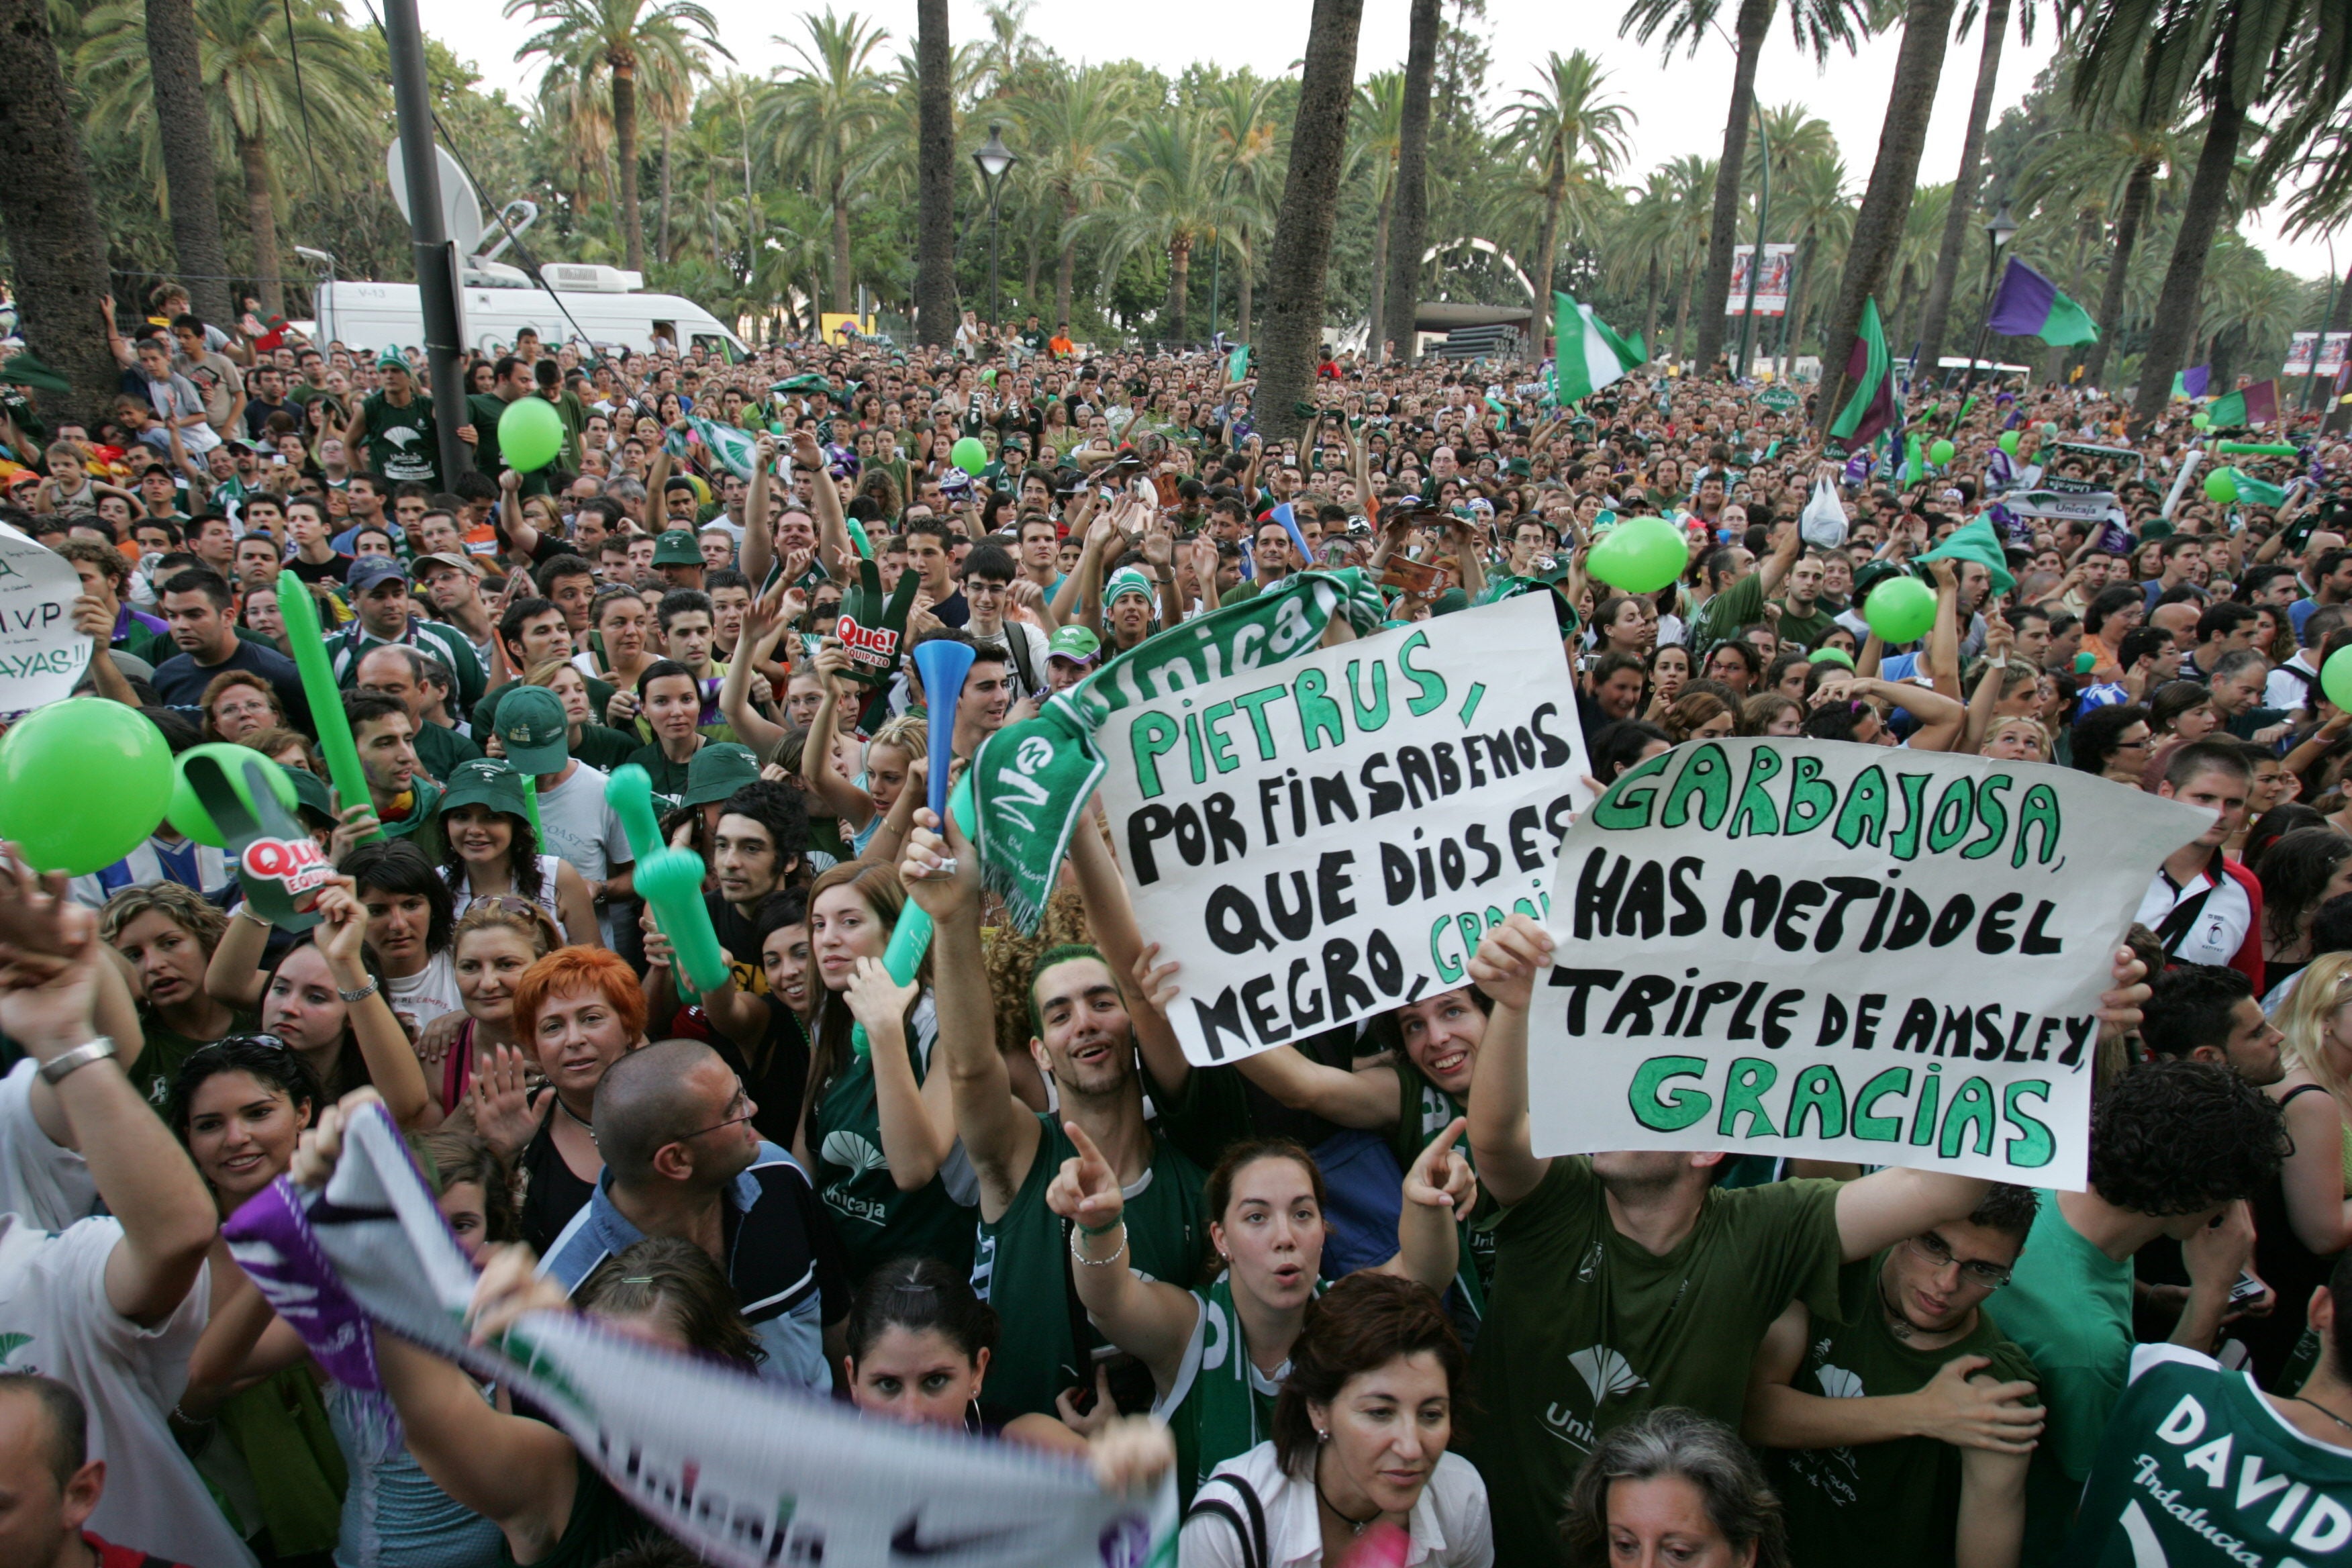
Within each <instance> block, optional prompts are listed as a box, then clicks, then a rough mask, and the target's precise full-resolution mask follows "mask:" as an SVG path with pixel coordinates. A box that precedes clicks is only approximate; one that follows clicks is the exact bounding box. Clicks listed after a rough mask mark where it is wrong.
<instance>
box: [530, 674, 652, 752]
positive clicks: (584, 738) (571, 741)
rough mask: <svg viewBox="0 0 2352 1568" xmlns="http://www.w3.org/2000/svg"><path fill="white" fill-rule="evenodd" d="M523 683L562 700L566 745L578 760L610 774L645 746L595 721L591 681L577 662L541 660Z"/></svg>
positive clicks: (631, 736)
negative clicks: (547, 691)
mask: <svg viewBox="0 0 2352 1568" xmlns="http://www.w3.org/2000/svg"><path fill="white" fill-rule="evenodd" d="M588 657H589V656H588V655H586V654H582V655H581V656H580V658H588ZM522 683H523V684H524V685H525V686H543V687H545V688H547V689H548V690H550V691H552V692H554V693H555V695H556V697H557V698H558V699H559V700H562V703H563V742H564V746H565V748H566V749H567V750H568V751H570V752H571V753H572V757H573V759H574V760H575V761H578V762H583V763H587V764H588V765H589V766H590V767H592V768H594V769H597V770H598V771H599V772H602V773H611V772H612V771H613V770H614V768H617V767H619V766H620V765H621V764H622V763H625V762H627V761H628V760H629V757H630V755H631V754H632V753H633V752H635V751H636V749H637V748H638V747H639V746H641V745H643V744H644V743H645V742H642V741H640V740H638V739H637V738H636V737H635V735H633V734H631V733H629V732H628V731H625V730H615V729H614V728H613V727H612V726H611V725H609V724H599V723H597V722H596V715H595V710H594V705H593V701H592V700H591V693H590V692H589V690H588V678H587V677H586V676H585V675H583V674H582V673H581V672H580V666H579V661H578V660H577V659H562V658H543V659H541V660H540V661H539V662H538V663H536V664H534V665H532V666H531V667H530V669H528V670H526V671H525V672H524V673H523V678H522Z"/></svg>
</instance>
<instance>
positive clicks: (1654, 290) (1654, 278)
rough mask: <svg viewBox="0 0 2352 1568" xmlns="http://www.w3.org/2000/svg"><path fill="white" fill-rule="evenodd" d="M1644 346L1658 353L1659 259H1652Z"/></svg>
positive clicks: (1644, 305)
mask: <svg viewBox="0 0 2352 1568" xmlns="http://www.w3.org/2000/svg"><path fill="white" fill-rule="evenodd" d="M1642 346H1643V348H1646V349H1648V350H1649V351H1650V352H1651V353H1657V351H1658V258H1656V257H1654V256H1653V257H1651V258H1650V285H1649V290H1648V298H1647V301H1646V302H1645V303H1644V304H1643V307H1642Z"/></svg>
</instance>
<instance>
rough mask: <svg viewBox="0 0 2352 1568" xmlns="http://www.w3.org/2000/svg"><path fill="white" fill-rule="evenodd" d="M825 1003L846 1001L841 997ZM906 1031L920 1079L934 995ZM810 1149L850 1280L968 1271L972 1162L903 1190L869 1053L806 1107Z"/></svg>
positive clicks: (957, 1155) (952, 1164) (974, 1195)
mask: <svg viewBox="0 0 2352 1568" xmlns="http://www.w3.org/2000/svg"><path fill="white" fill-rule="evenodd" d="M656 750H658V748H656ZM681 771H682V770H681ZM655 787H656V788H659V787H660V786H659V785H658V784H656V786H655ZM825 1005H827V1006H831V1007H838V1006H842V1005H845V1004H844V1003H842V1002H841V1001H840V1000H838V999H837V998H836V999H833V1000H829V1001H828V1002H827V1003H826V1004H825ZM907 1035H908V1038H907V1055H908V1058H909V1059H910V1060H911V1061H912V1062H913V1064H914V1068H915V1081H916V1083H918V1084H920V1083H921V1082H922V1081H923V1079H924V1078H925V1077H926V1076H927V1074H928V1071H929V1066H930V1058H931V1047H932V1046H933V1045H934V1044H935V1043H936V1042H937V1041H938V1039H939V1023H938V1020H937V1017H936V1016H935V1015H934V1014H933V1012H932V1010H931V1003H930V998H929V996H925V997H924V998H923V1000H922V1001H921V1002H919V1003H918V1004H917V1005H916V1011H915V1018H914V1022H913V1023H912V1025H911V1026H909V1027H908V1031H907ZM808 1146H809V1150H810V1152H812V1153H814V1155H815V1156H816V1192H817V1196H818V1198H819V1199H821V1200H822V1201H823V1202H824V1206H825V1211H826V1215H827V1217H828V1218H830V1219H831V1220H832V1221H833V1230H834V1234H835V1236H836V1237H839V1238H840V1240H841V1250H842V1253H843V1256H844V1258H845V1261H846V1262H847V1264H848V1266H849V1279H850V1282H851V1283H852V1284H853V1285H854V1284H856V1283H857V1282H858V1281H860V1280H862V1279H865V1278H866V1275H868V1274H870V1273H872V1272H873V1271H874V1269H875V1268H876V1266H877V1265H879V1264H883V1263H887V1262H888V1261H889V1260H890V1259H891V1258H907V1257H922V1258H938V1259H940V1261H941V1262H943V1263H945V1264H947V1265H948V1266H949V1267H950V1268H955V1269H958V1270H969V1269H970V1268H971V1257H972V1233H973V1232H974V1230H975V1229H976V1228H977V1225H976V1221H977V1219H978V1215H977V1212H976V1205H977V1204H978V1202H979V1197H980V1194H979V1185H978V1183H977V1182H976V1181H975V1180H974V1179H973V1177H972V1173H971V1161H970V1160H969V1159H968V1158H967V1157H966V1156H965V1154H964V1152H963V1147H962V1145H961V1144H958V1145H957V1146H956V1149H955V1152H953V1153H952V1154H950V1156H949V1161H948V1163H947V1164H946V1165H944V1166H942V1167H941V1168H940V1173H938V1174H936V1175H934V1176H933V1177H932V1178H931V1179H930V1180H929V1181H928V1182H926V1183H924V1184H922V1185H921V1186H919V1187H917V1188H916V1189H915V1190H914V1191H912V1192H905V1191H902V1190H901V1189H900V1188H899V1186H898V1180H897V1178H896V1177H894V1176H892V1175H891V1173H890V1164H889V1161H888V1160H887V1157H886V1156H885V1155H884V1154H883V1152H882V1110H881V1105H880V1103H879V1102H878V1101H877V1100H876V1098H875V1087H874V1061H873V1058H871V1057H866V1056H857V1057H852V1058H850V1060H849V1063H848V1065H847V1066H846V1067H845V1068H842V1069H841V1071H839V1072H838V1073H836V1074H835V1075H834V1079H833V1081H832V1083H830V1084H828V1085H826V1086H824V1092H823V1093H822V1094H820V1095H819V1096H818V1097H817V1099H816V1101H815V1102H814V1104H812V1105H811V1106H810V1107H809V1110H808ZM950 1181H952V1182H953V1183H954V1184H955V1190H954V1191H952V1192H951V1191H950Z"/></svg>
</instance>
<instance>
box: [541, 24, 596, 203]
mask: <svg viewBox="0 0 2352 1568" xmlns="http://www.w3.org/2000/svg"><path fill="white" fill-rule="evenodd" d="M537 107H538V110H539V122H540V124H541V126H542V127H543V128H545V130H546V132H547V135H548V140H549V142H550V143H551V145H552V146H553V147H554V148H555V149H556V152H557V161H558V164H559V178H561V179H562V180H563V181H565V182H566V184H564V186H563V194H564V195H566V196H567V197H569V198H570V200H571V203H572V210H573V212H575V213H578V214H585V213H586V212H587V210H588V209H589V208H590V207H591V206H593V205H595V202H596V201H597V200H599V199H602V200H603V201H604V202H606V203H607V204H609V203H611V202H612V201H613V199H614V185H613V165H612V156H613V98H612V94H611V93H609V92H601V91H599V90H597V88H596V84H595V83H594V82H593V81H592V80H590V79H587V78H585V77H583V76H582V75H581V74H580V73H579V72H577V71H575V70H573V69H572V68H571V67H570V66H569V65H567V64H565V63H563V62H562V61H558V62H556V63H555V64H553V65H551V66H549V67H548V68H547V71H546V74H545V75H543V76H541V78H540V79H539V97H538V105H537Z"/></svg>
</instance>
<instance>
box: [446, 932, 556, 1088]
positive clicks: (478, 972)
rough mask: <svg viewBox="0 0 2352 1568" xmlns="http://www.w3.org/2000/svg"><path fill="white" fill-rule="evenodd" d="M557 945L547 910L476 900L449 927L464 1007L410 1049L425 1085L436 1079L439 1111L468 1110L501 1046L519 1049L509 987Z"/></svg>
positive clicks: (513, 987)
mask: <svg viewBox="0 0 2352 1568" xmlns="http://www.w3.org/2000/svg"><path fill="white" fill-rule="evenodd" d="M562 945H563V938H562V935H561V934H560V933H559V932H558V931H556V929H555V922H554V921H553V920H551V919H550V918H549V916H548V913H547V911H546V910H543V909H541V908H540V907H539V906H538V905H537V904H527V903H525V902H524V901H523V900H520V899H512V898H502V899H478V900H475V902H474V903H473V904H472V905H471V906H470V907H468V908H467V910H466V912H465V913H464V914H463V915H462V916H460V917H458V920H457V924H456V925H455V926H453V927H452V928H450V933H449V954H450V963H451V968H452V969H453V970H454V972H455V973H456V974H457V995H458V997H459V998H460V999H461V1000H462V1001H463V1003H464V1005H463V1006H462V1007H461V1008H460V1009H459V1010H458V1011H457V1012H455V1013H445V1014H443V1015H442V1016H440V1017H438V1018H436V1019H434V1020H433V1022H432V1023H430V1024H428V1025H426V1026H425V1032H424V1034H423V1035H422V1036H420V1037H418V1039H417V1042H416V1054H417V1055H418V1056H420V1057H422V1058H424V1059H425V1068H426V1072H427V1076H428V1079H432V1078H433V1077H434V1075H435V1074H436V1073H437V1083H436V1089H437V1091H438V1092H437V1093H436V1096H435V1098H436V1099H437V1100H440V1102H441V1108H442V1110H445V1111H448V1112H453V1113H454V1112H455V1111H456V1110H457V1108H458V1107H460V1106H462V1105H464V1104H465V1103H466V1095H467V1090H469V1089H471V1088H472V1087H473V1083H474V1079H475V1078H476V1077H477V1076H478V1074H480V1073H481V1072H483V1071H485V1070H487V1069H488V1066H489V1065H490V1063H491V1062H492V1061H493V1060H494V1059H495V1058H496V1054H497V1052H498V1049H499V1047H501V1046H503V1047H509V1048H510V1049H513V1050H517V1051H520V1050H521V1049H522V1048H523V1042H522V1041H521V1040H520V1038H518V1037H516V1034H515V1018H514V994H515V984H516V983H517V982H518V981H520V979H521V978H522V976H523V972H524V971H525V970H528V969H529V968H530V966H531V965H532V964H534V963H538V962H539V961H540V960H541V959H542V958H545V957H546V956H547V955H548V954H549V953H551V952H554V951H555V950H556V949H557V948H559V947H562Z"/></svg>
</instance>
